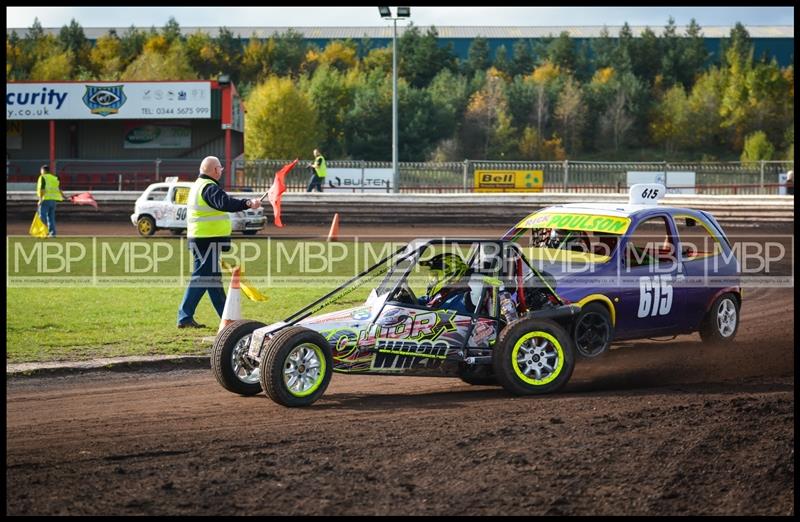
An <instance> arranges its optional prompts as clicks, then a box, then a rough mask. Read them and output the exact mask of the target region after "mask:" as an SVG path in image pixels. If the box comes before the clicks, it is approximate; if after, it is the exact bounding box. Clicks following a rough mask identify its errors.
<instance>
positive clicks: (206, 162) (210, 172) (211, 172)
mask: <svg viewBox="0 0 800 522" xmlns="http://www.w3.org/2000/svg"><path fill="white" fill-rule="evenodd" d="M217 167H219V168H217ZM200 173H201V174H205V175H206V176H210V177H212V178H214V179H219V178H220V176H222V164H221V163H220V162H219V158H217V157H216V156H206V157H205V158H204V159H203V161H202V162H201V163H200Z"/></svg>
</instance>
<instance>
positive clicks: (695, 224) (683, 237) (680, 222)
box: [675, 216, 723, 261]
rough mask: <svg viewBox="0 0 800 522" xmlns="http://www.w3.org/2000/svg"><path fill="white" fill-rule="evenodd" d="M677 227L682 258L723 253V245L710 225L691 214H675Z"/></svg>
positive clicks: (696, 257) (688, 259) (697, 257)
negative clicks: (710, 228) (712, 231)
mask: <svg viewBox="0 0 800 522" xmlns="http://www.w3.org/2000/svg"><path fill="white" fill-rule="evenodd" d="M675 228H677V229H678V238H679V239H680V243H681V258H682V259H683V260H684V261H694V260H696V259H703V258H706V257H713V256H716V255H717V254H721V253H722V251H723V250H722V246H721V245H720V243H719V240H718V239H717V237H716V236H714V235H713V234H712V233H711V232H710V230H709V227H708V226H707V225H706V224H705V223H703V222H702V221H701V220H700V219H698V218H694V217H691V216H675Z"/></svg>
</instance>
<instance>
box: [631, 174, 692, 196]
mask: <svg viewBox="0 0 800 522" xmlns="http://www.w3.org/2000/svg"><path fill="white" fill-rule="evenodd" d="M637 183H659V184H661V185H664V186H665V187H667V193H669V194H694V193H695V191H694V184H695V174H694V172H672V171H670V172H667V173H666V174H665V173H664V171H663V170H662V171H635V170H631V171H628V188H631V187H632V186H634V185H636V184H637Z"/></svg>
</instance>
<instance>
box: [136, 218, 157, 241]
mask: <svg viewBox="0 0 800 522" xmlns="http://www.w3.org/2000/svg"><path fill="white" fill-rule="evenodd" d="M136 230H137V231H138V232H139V235H140V236H145V237H146V236H152V235H153V234H155V233H156V222H155V220H154V219H153V218H152V217H150V216H141V217H139V219H137V220H136Z"/></svg>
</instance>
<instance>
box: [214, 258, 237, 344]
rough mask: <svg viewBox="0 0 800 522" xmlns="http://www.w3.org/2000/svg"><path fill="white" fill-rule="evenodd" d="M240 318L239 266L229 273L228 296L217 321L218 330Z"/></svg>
mask: <svg viewBox="0 0 800 522" xmlns="http://www.w3.org/2000/svg"><path fill="white" fill-rule="evenodd" d="M241 318H242V292H241V290H240V288H239V267H238V266H237V267H236V268H234V269H233V272H232V273H231V284H230V286H229V287H228V296H227V297H226V298H225V308H224V309H223V310H222V319H220V321H219V330H217V333H219V332H221V331H222V329H223V328H225V327H226V326H227V325H229V324H231V323H232V322H234V321H238V320H239V319H241Z"/></svg>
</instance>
